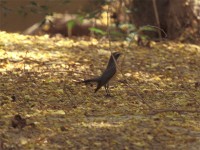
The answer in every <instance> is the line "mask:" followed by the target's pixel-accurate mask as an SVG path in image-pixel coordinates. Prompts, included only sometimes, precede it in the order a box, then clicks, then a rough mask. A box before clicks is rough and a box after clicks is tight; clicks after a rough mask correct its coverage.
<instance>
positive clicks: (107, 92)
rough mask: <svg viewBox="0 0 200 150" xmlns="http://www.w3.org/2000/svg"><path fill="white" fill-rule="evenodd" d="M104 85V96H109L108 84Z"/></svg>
mask: <svg viewBox="0 0 200 150" xmlns="http://www.w3.org/2000/svg"><path fill="white" fill-rule="evenodd" d="M104 87H105V90H106V96H111V95H110V91H109V84H108V83H107V84H106V85H105V86H104Z"/></svg>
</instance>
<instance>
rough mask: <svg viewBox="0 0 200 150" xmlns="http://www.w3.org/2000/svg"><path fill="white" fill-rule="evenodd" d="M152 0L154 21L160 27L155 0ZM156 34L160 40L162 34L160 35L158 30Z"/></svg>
mask: <svg viewBox="0 0 200 150" xmlns="http://www.w3.org/2000/svg"><path fill="white" fill-rule="evenodd" d="M152 2H153V9H154V13H155V17H156V23H157V25H158V27H159V28H160V20H159V16H158V10H157V5H156V1H155V0H152ZM158 35H159V38H160V40H161V38H162V36H161V32H160V30H159V31H158Z"/></svg>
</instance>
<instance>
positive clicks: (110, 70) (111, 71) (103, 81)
mask: <svg viewBox="0 0 200 150" xmlns="http://www.w3.org/2000/svg"><path fill="white" fill-rule="evenodd" d="M120 55H121V53H119V52H114V53H112V54H111V56H110V59H109V62H108V65H107V67H106V69H105V71H104V72H103V73H102V75H101V76H99V77H96V78H92V79H86V80H84V81H82V82H83V83H85V84H87V83H90V82H97V87H96V89H95V93H96V92H97V91H98V90H99V89H100V88H101V87H102V86H104V87H105V90H106V94H107V95H109V91H108V82H109V81H110V79H111V78H112V77H113V76H114V75H115V73H116V72H117V67H116V61H117V59H118V58H119V56H120Z"/></svg>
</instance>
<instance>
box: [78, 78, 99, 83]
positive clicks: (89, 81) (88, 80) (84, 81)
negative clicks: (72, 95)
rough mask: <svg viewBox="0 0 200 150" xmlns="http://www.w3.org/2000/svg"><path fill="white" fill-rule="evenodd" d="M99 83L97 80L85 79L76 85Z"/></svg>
mask: <svg viewBox="0 0 200 150" xmlns="http://www.w3.org/2000/svg"><path fill="white" fill-rule="evenodd" d="M98 81H99V78H92V79H86V80H83V81H80V82H78V83H85V84H87V83H91V82H98Z"/></svg>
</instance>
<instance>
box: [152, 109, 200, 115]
mask: <svg viewBox="0 0 200 150" xmlns="http://www.w3.org/2000/svg"><path fill="white" fill-rule="evenodd" d="M165 112H177V113H200V110H185V109H154V110H152V111H151V112H150V113H149V115H156V114H159V113H165Z"/></svg>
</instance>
